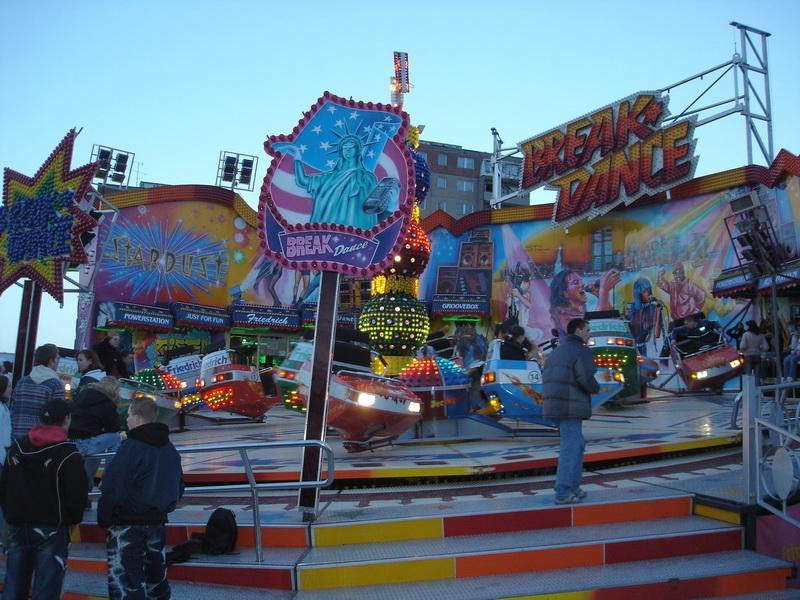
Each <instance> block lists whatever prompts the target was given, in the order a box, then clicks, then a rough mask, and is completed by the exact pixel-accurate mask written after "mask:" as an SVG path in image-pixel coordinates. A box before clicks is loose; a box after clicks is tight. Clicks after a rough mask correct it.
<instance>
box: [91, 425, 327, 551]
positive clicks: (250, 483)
mask: <svg viewBox="0 0 800 600" xmlns="http://www.w3.org/2000/svg"><path fill="white" fill-rule="evenodd" d="M308 447H316V448H319V449H320V450H321V451H323V452H324V453H325V458H326V461H327V473H328V475H327V477H326V478H325V479H318V480H316V481H285V482H284V481H276V482H269V483H259V482H257V481H256V477H255V474H254V473H253V466H252V465H251V464H250V455H249V454H248V451H253V450H269V449H274V448H308ZM176 449H177V450H178V452H179V453H180V454H181V455H183V454H196V453H207V452H226V451H232V450H235V451H238V452H239V456H240V457H241V459H242V465H243V467H244V472H245V476H246V477H247V483H231V484H221V485H203V486H187V487H186V488H185V489H184V495H187V493H191V494H192V495H196V494H210V493H214V492H236V491H242V490H247V491H249V492H250V495H251V497H252V499H253V528H254V536H255V547H256V561H257V562H263V550H262V548H261V510H260V505H259V492H262V491H267V490H299V489H305V488H320V489H321V488H326V487H329V486H330V485H331V484H332V483H333V480H334V473H335V468H334V457H333V449H332V448H331V447H330V446H329V445H328V444H326V443H325V442H321V441H319V440H292V441H286V442H252V443H247V444H199V445H197V446H177V447H176ZM114 454H115V453H114V452H103V453H100V454H92V455H91V457H92V458H111V457H113V456H114ZM85 458H89V457H88V456H87V457H85ZM90 495H91V496H99V495H100V492H99V491H97V492H95V491H93V492H91V493H90Z"/></svg>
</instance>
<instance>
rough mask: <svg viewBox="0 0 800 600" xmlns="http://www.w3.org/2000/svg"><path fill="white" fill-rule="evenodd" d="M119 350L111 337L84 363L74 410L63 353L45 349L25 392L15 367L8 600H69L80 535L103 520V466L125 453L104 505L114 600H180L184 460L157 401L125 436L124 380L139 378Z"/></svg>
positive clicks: (3, 423) (132, 412) (2, 413)
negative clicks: (173, 559)
mask: <svg viewBox="0 0 800 600" xmlns="http://www.w3.org/2000/svg"><path fill="white" fill-rule="evenodd" d="M119 343H120V339H119V335H118V334H116V333H111V334H110V335H108V336H107V337H106V339H104V340H103V341H102V342H101V343H100V344H98V345H97V346H95V347H94V348H93V349H84V350H81V351H80V352H78V354H77V357H76V362H77V364H78V370H79V375H80V379H79V382H78V386H77V387H76V388H75V390H74V391H73V394H72V399H71V400H70V401H67V399H66V395H65V389H64V385H63V383H62V382H61V380H60V379H59V376H58V373H57V371H56V369H57V368H58V362H59V359H60V355H59V349H58V347H57V346H55V345H54V344H44V345H43V346H40V347H38V348H36V351H35V352H34V357H33V358H34V360H33V362H34V366H33V368H32V369H31V371H30V373H29V374H27V375H25V376H24V377H22V378H21V379H20V380H19V381H18V382H17V383H16V385H15V386H13V390H12V378H11V376H10V373H12V372H13V365H10V364H4V365H3V371H4V375H6V376H0V456H2V457H3V459H4V460H3V461H2V465H3V466H2V473H0V507H2V512H3V514H2V517H3V518H2V519H0V523H2V525H3V528H4V531H3V535H2V540H3V545H4V551H5V553H6V575H5V587H4V592H3V598H5V599H7V600H18V599H23V598H28V593H29V591H31V598H42V599H44V598H59V597H60V596H61V590H62V588H63V584H64V577H65V574H66V569H67V558H68V553H69V545H70V536H71V530H72V529H73V528H74V527H75V526H77V525H78V524H80V523H81V522H82V521H83V518H84V513H85V512H86V511H87V510H91V508H92V502H91V500H90V499H89V494H90V493H91V491H92V489H93V487H94V485H95V477H96V474H97V471H98V468H99V466H100V461H101V459H100V458H99V457H96V456H94V455H96V454H99V453H103V452H114V455H113V458H111V459H110V461H108V462H107V464H106V465H105V468H104V469H103V473H102V478H101V479H100V498H99V501H98V504H97V522H98V524H99V525H100V526H101V527H104V528H105V529H106V532H107V533H106V551H107V559H108V594H109V597H110V598H148V599H162V598H163V599H166V598H169V597H170V588H169V583H168V581H167V571H166V561H165V543H166V529H165V523H166V521H167V515H168V514H169V513H170V512H171V511H172V510H174V509H175V507H176V505H177V502H178V500H179V499H180V498H181V496H182V495H183V472H182V469H181V463H180V457H179V455H178V452H177V450H176V449H175V447H174V446H173V445H172V443H171V442H170V440H169V429H168V428H167V426H166V425H165V424H163V423H159V422H157V420H156V415H157V407H156V405H155V403H154V402H153V401H152V400H151V399H149V398H146V397H136V398H133V399H132V400H131V401H130V403H129V406H128V410H127V415H126V423H125V425H126V426H125V427H123V428H121V427H120V417H119V410H118V408H119V405H120V383H119V379H118V378H120V377H128V376H129V375H130V372H129V370H128V365H127V364H126V361H125V357H124V356H123V353H122V352H121V351H120V349H119ZM6 373H7V374H6ZM123 429H124V431H123ZM6 525H7V527H6ZM6 529H7V531H6Z"/></svg>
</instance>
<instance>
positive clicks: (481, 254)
mask: <svg viewBox="0 0 800 600" xmlns="http://www.w3.org/2000/svg"><path fill="white" fill-rule="evenodd" d="M493 255H494V244H480V245H479V246H478V264H477V265H476V266H477V267H478V268H480V269H491V268H492V259H493V258H494V256H493Z"/></svg>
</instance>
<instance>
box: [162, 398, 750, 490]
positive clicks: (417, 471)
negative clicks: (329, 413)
mask: <svg viewBox="0 0 800 600" xmlns="http://www.w3.org/2000/svg"><path fill="white" fill-rule="evenodd" d="M655 393H658V392H655ZM732 404H733V395H729V394H723V395H693V396H689V395H683V396H675V395H667V394H664V395H661V396H657V397H651V398H649V399H648V402H644V403H640V404H635V405H631V406H626V407H622V408H615V407H608V408H607V407H601V408H600V409H599V410H597V411H596V412H595V414H594V415H593V417H592V418H591V419H590V420H588V421H585V422H584V437H585V438H586V454H585V459H584V463H585V469H586V470H591V469H592V468H600V467H602V466H605V465H608V464H612V463H617V464H619V463H624V462H626V461H631V462H632V461H637V460H654V459H658V458H659V457H664V456H665V455H673V454H677V453H682V452H688V451H694V450H697V451H699V450H702V449H712V448H723V447H726V446H731V445H735V444H737V443H738V442H739V440H740V437H741V436H740V431H739V430H736V429H732V428H731V427H730V416H731V408H732ZM501 424H502V425H504V426H505V427H506V428H508V431H501V430H500V429H492V428H484V432H483V434H482V435H480V436H477V435H471V436H461V437H454V436H451V437H446V438H445V437H426V438H424V439H408V440H402V441H396V442H395V443H394V444H393V445H390V446H384V447H380V448H375V449H373V450H367V451H363V452H357V453H351V452H347V451H346V450H345V448H344V446H343V444H342V440H341V438H340V437H339V436H338V435H337V434H336V433H335V432H333V431H332V430H329V431H328V435H327V438H326V442H327V443H328V444H329V445H330V446H331V447H332V448H333V450H334V455H335V469H336V475H335V477H336V480H337V481H338V482H342V481H344V480H350V481H351V482H352V484H358V483H367V482H368V481H372V482H374V483H381V484H385V483H388V482H389V481H390V480H406V481H413V482H418V483H421V482H424V481H426V480H435V479H441V478H469V477H473V476H476V477H479V476H492V475H494V476H509V475H515V474H522V473H527V474H531V473H534V474H535V473H547V472H552V471H553V470H554V468H555V465H556V461H557V456H558V436H557V434H556V433H555V432H554V431H552V430H549V429H546V428H537V427H536V426H532V425H531V424H528V423H521V422H520V423H516V422H508V421H507V420H503V421H501ZM186 425H187V428H186V429H185V430H184V431H181V432H175V433H173V434H172V436H171V437H172V440H173V442H174V443H175V444H176V445H178V446H182V447H191V446H194V445H207V444H231V443H250V442H269V441H287V440H301V439H303V433H304V427H305V416H304V415H302V414H299V413H295V412H292V411H289V410H286V409H284V408H283V407H282V406H277V407H275V408H273V409H272V410H271V411H270V412H268V413H267V415H266V419H265V421H264V422H263V423H252V422H250V423H221V424H212V423H210V422H208V421H206V420H203V419H196V418H193V417H191V416H190V417H188V418H187V423H186ZM442 429H444V428H442ZM250 462H251V464H252V466H253V469H254V472H255V477H256V479H257V480H258V481H261V482H277V481H292V480H294V481H297V480H298V478H299V465H300V464H301V450H300V449H294V448H281V449H265V450H257V451H252V452H251V453H250ZM323 464H324V463H323ZM183 468H184V472H185V477H186V480H187V482H188V483H194V484H202V483H230V482H245V481H246V478H245V473H244V470H243V467H242V461H241V458H240V456H239V453H238V451H220V452H211V453H195V454H192V453H185V454H184V455H183Z"/></svg>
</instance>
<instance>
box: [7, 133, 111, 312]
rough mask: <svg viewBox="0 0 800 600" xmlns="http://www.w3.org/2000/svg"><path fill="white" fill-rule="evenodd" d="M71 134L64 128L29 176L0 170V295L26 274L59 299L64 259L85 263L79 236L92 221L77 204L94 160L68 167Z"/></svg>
mask: <svg viewBox="0 0 800 600" xmlns="http://www.w3.org/2000/svg"><path fill="white" fill-rule="evenodd" d="M76 136H77V133H76V132H75V130H74V129H72V130H70V131H69V133H67V135H66V136H64V139H63V140H61V143H60V144H59V145H58V146H56V148H55V150H53V152H52V154H50V157H49V158H48V159H47V160H46V161H45V163H44V164H43V165H42V166H41V167H40V168H39V170H38V171H37V172H36V175H34V176H33V177H28V176H26V175H22V174H21V173H17V172H16V171H12V170H11V169H9V168H6V169H4V171H3V204H2V206H0V294H2V293H3V292H4V291H5V290H6V288H8V287H9V286H10V285H11V284H13V283H14V282H15V281H17V280H18V279H21V278H23V277H28V278H30V279H32V280H33V281H35V282H36V283H38V284H39V285H41V286H42V288H43V289H44V290H46V291H47V293H49V294H50V295H51V296H53V298H55V299H56V300H58V302H59V303H61V302H63V300H64V280H63V275H64V273H63V271H64V269H63V266H64V263H86V262H87V261H88V258H87V256H86V252H85V251H84V249H83V244H81V240H80V234H81V233H83V232H85V231H89V230H90V229H92V228H94V227H96V226H97V222H96V221H95V220H94V219H92V218H91V217H90V216H89V215H87V214H86V213H85V212H83V211H82V210H81V209H80V208H78V205H77V202H79V201H80V200H81V198H83V196H84V195H85V194H86V193H87V191H88V190H89V186H90V185H91V180H92V175H93V174H94V172H95V169H96V168H97V163H91V164H88V165H84V166H82V167H80V168H78V169H75V170H70V164H71V162H72V147H73V144H74V142H75V137H76Z"/></svg>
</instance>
